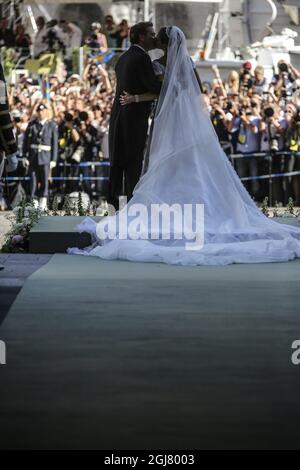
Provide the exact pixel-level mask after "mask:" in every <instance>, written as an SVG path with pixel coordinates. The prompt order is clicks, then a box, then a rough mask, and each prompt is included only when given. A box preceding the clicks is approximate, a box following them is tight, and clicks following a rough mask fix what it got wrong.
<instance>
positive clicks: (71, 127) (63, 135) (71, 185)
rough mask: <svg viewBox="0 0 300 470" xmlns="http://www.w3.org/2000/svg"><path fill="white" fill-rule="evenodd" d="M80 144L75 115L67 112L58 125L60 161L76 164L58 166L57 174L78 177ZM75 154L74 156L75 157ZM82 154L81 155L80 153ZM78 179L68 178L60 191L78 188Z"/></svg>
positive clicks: (67, 191)
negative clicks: (77, 151) (77, 152)
mask: <svg viewBox="0 0 300 470" xmlns="http://www.w3.org/2000/svg"><path fill="white" fill-rule="evenodd" d="M79 144H80V134H79V131H78V128H77V125H76V122H75V120H74V116H73V114H72V113H70V112H68V111H67V112H65V115H64V119H63V121H62V122H61V123H60V124H59V127H58V163H69V164H71V165H74V166H71V167H69V166H61V165H59V166H58V167H57V168H56V173H55V176H60V177H61V176H64V177H71V178H72V177H76V176H78V174H79V170H78V167H77V166H76V164H77V163H78V161H80V158H77V157H76V155H77V154H76V150H77V149H78V147H79ZM73 155H74V158H73ZM79 156H80V155H79ZM77 184H78V182H77V181H75V180H74V181H72V180H67V181H66V183H63V184H62V185H60V191H61V192H63V193H64V192H66V193H67V194H68V193H71V192H73V191H76V189H77Z"/></svg>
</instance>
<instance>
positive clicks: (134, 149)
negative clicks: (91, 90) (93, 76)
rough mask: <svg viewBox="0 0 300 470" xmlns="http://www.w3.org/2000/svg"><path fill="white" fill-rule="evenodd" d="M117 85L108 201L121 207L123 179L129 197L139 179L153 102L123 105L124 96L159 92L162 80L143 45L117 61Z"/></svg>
mask: <svg viewBox="0 0 300 470" xmlns="http://www.w3.org/2000/svg"><path fill="white" fill-rule="evenodd" d="M116 77H117V88H116V97H115V101H114V104H113V108H112V113H111V119H110V126H109V156H110V165H111V168H110V178H109V194H108V202H109V203H110V204H113V205H114V206H115V207H116V208H117V207H118V197H119V196H120V195H122V194H123V193H122V188H123V179H124V183H125V184H124V189H125V195H126V196H127V198H128V200H129V199H130V198H131V196H132V192H133V189H134V187H135V185H136V183H137V182H138V180H139V177H140V175H141V170H142V163H143V154H144V149H145V142H146V138H147V129H148V119H149V114H150V111H151V102H150V101H144V102H140V103H131V104H129V105H125V106H121V104H120V101H119V99H120V95H122V94H123V92H124V91H126V92H128V93H130V94H131V95H140V94H143V93H147V92H150V93H153V94H159V92H160V88H161V82H160V81H159V80H158V79H157V78H156V76H155V74H154V72H153V67H152V63H151V59H150V57H149V55H148V54H147V53H146V52H144V50H143V49H141V48H140V47H139V46H136V45H132V46H131V47H130V49H129V50H128V51H126V52H125V53H124V54H122V56H121V57H120V59H119V60H118V62H117V65H116Z"/></svg>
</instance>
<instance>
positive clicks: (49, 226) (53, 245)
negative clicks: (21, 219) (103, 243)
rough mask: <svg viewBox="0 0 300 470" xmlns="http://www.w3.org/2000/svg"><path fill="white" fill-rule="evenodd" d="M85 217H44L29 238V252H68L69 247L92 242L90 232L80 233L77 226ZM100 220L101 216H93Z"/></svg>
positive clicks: (83, 245)
mask: <svg viewBox="0 0 300 470" xmlns="http://www.w3.org/2000/svg"><path fill="white" fill-rule="evenodd" d="M84 218H85V217H78V216H66V217H61V216H50V217H42V218H41V219H40V220H39V222H38V223H37V224H36V225H35V226H34V227H33V228H32V230H31V232H30V238H29V253H50V254H51V253H66V251H67V248H69V247H72V246H77V247H78V248H84V247H86V246H88V245H90V244H91V237H90V235H89V234H88V233H78V232H77V230H76V226H77V225H78V224H80V222H81V221H82V220H83V219H84ZM92 219H94V220H96V221H99V220H100V219H101V217H92Z"/></svg>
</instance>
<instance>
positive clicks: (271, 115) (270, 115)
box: [264, 107, 274, 119]
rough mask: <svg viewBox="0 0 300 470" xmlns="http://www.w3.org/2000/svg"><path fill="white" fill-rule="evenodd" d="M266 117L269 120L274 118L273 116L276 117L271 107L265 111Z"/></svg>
mask: <svg viewBox="0 0 300 470" xmlns="http://www.w3.org/2000/svg"><path fill="white" fill-rule="evenodd" d="M264 115H265V117H266V118H268V119H269V118H271V117H273V116H274V109H273V108H271V107H268V108H265V109H264Z"/></svg>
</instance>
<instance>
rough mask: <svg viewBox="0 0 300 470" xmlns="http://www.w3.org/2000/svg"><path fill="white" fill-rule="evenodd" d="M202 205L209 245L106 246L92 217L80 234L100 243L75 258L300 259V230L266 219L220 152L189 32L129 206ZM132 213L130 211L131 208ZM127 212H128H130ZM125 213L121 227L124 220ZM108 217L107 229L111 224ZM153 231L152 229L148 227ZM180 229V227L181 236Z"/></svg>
mask: <svg viewBox="0 0 300 470" xmlns="http://www.w3.org/2000/svg"><path fill="white" fill-rule="evenodd" d="M162 203H164V204H168V205H169V206H171V205H173V204H179V205H181V206H183V204H192V205H195V204H203V205H204V246H203V248H202V249H199V250H198V251H190V250H187V249H186V247H185V242H186V240H185V239H182V240H174V239H172V240H170V239H169V240H162V239H160V240H152V239H151V229H150V230H149V232H150V233H148V235H149V237H148V239H147V240H143V239H138V240H133V239H126V240H125V239H120V238H119V237H118V234H117V235H116V238H115V239H113V240H106V241H105V242H101V241H100V240H99V239H98V238H97V234H96V227H97V226H96V223H95V222H94V221H93V220H92V219H91V218H89V217H87V218H86V219H85V220H84V221H83V223H82V224H80V225H79V226H78V230H79V231H81V232H82V231H86V232H89V233H90V234H91V235H92V240H93V244H92V245H91V246H90V247H87V248H85V249H83V250H80V249H78V248H70V249H69V250H68V253H70V254H81V255H87V256H98V257H100V258H103V259H110V260H112V259H124V260H129V261H145V262H162V263H168V264H178V265H227V264H232V263H264V262H284V261H289V260H292V259H294V258H300V223H299V228H298V227H293V226H289V225H285V224H279V223H277V222H275V221H273V220H271V219H269V218H267V217H266V216H265V215H263V214H262V212H261V210H260V209H258V208H257V206H256V204H255V203H254V201H253V200H252V199H251V197H250V195H249V194H248V192H247V191H246V189H245V188H244V186H243V184H242V183H241V181H240V179H239V177H238V176H237V174H236V172H235V171H234V169H233V168H232V165H231V163H230V162H229V161H228V158H227V156H226V155H225V154H224V152H223V150H222V148H221V147H220V145H219V142H218V139H217V136H216V134H215V131H214V129H213V126H212V124H211V121H210V117H209V115H208V112H207V111H206V109H205V105H204V103H203V100H202V97H201V96H200V92H199V86H198V83H197V81H196V78H195V75H194V71H193V68H192V65H191V62H190V58H189V55H188V52H187V49H186V46H185V38H184V35H183V33H182V32H181V31H180V30H179V29H178V28H176V27H172V31H171V34H170V43H169V49H168V61H167V67H166V73H165V78H164V83H163V88H162V91H161V95H160V99H159V103H158V106H157V110H156V115H155V125H154V129H153V136H152V141H151V148H150V158H149V169H148V171H147V172H146V173H145V174H144V175H143V176H142V178H141V180H140V181H139V183H138V184H137V186H136V188H135V191H134V194H133V197H132V199H131V200H130V201H129V203H128V207H129V208H130V207H131V206H132V205H133V204H143V205H144V206H145V207H147V208H149V207H150V206H151V204H162ZM128 207H127V208H126V210H127V209H128ZM123 210H125V209H123ZM121 215H122V211H121V212H119V213H117V214H116V215H115V216H113V217H115V218H116V219H115V220H120V216H121ZM107 220H109V218H104V220H102V221H101V222H100V224H107ZM145 226H146V222H145ZM175 230H176V227H174V231H175Z"/></svg>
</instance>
